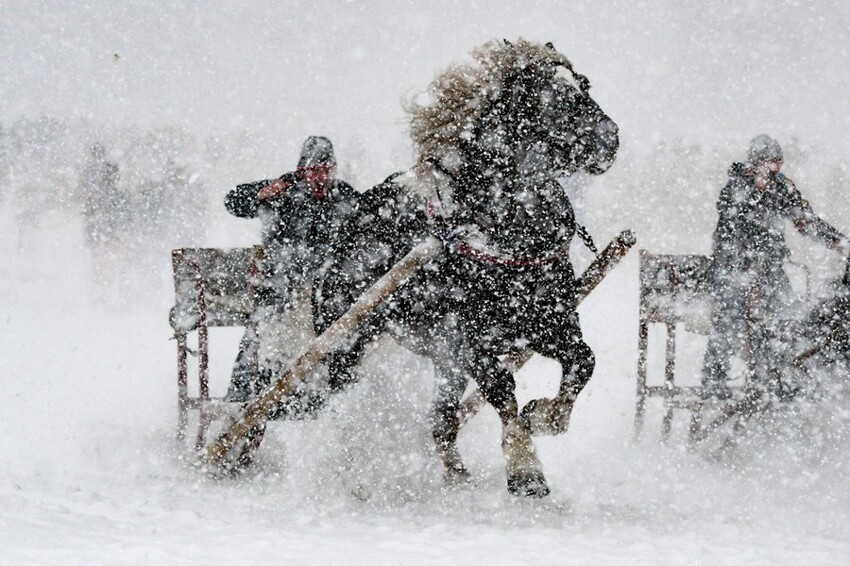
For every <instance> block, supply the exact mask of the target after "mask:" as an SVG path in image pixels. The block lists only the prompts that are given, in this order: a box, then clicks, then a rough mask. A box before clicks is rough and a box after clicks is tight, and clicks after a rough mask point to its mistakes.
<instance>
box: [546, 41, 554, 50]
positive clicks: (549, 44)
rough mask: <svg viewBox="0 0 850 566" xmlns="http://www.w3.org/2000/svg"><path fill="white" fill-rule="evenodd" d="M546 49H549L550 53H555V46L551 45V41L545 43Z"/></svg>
mask: <svg viewBox="0 0 850 566" xmlns="http://www.w3.org/2000/svg"><path fill="white" fill-rule="evenodd" d="M546 47H548V48H549V49H551V50H552V51H555V44H554V43H552V42H551V41H547V42H546Z"/></svg>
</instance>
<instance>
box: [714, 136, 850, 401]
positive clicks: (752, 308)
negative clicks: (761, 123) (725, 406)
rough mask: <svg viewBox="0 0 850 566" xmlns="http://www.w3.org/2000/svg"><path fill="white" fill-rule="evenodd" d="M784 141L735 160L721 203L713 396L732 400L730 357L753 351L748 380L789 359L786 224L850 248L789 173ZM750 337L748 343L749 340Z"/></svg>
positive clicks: (758, 145) (758, 144) (757, 145)
mask: <svg viewBox="0 0 850 566" xmlns="http://www.w3.org/2000/svg"><path fill="white" fill-rule="evenodd" d="M782 163H783V156H782V148H781V147H780V145H779V143H777V142H776V140H774V139H773V138H771V137H770V136H767V135H764V134H762V135H759V136H756V137H755V138H753V140H752V141H751V142H750V147H749V149H748V151H747V160H746V162H744V163H734V164H733V165H732V166H731V167H730V169H729V180H728V182H727V183H726V186H724V187H723V190H722V191H721V192H720V198H719V200H718V202H717V212H718V215H719V218H718V221H717V228H716V229H715V231H714V238H713V252H712V253H713V258H712V269H711V284H712V288H713V297H712V298H713V302H714V310H713V312H712V319H711V333H710V335H709V339H708V347H707V349H706V353H705V358H704V364H703V375H702V386H703V396H704V397H706V398H711V397H716V398H721V399H722V398H728V397H729V396H730V390H729V388H728V385H727V379H728V374H729V368H730V359H731V357H732V355H733V354H735V353H737V352H738V351H740V348H741V346H744V348H745V349H746V351H747V354H748V358H749V359H748V371H749V376H748V383H749V384H750V385H753V386H758V385H764V384H766V383H767V382H768V379H769V377H770V376H771V375H774V374H775V372H776V371H778V370H779V369H780V368H781V367H782V365H783V364H784V363H786V362H787V361H788V358H789V352H786V351H785V349H786V348H785V346H784V344H783V343H784V342H785V340H783V338H784V337H783V335H782V332H781V330H780V322H781V320H782V319H783V318H790V317H788V316H786V313H784V312H783V311H786V310H787V306H788V305H789V304H790V302H791V301H790V298H791V284H790V281H789V279H788V276H787V275H786V273H785V271H784V270H783V262H784V261H785V259H786V258H787V257H788V256H789V254H790V251H789V249H788V247H787V245H786V243H785V236H784V234H783V231H784V225H785V223H786V222H787V221H790V222H791V223H792V224H793V226H794V227H795V228H796V229H797V230H798V231H799V232H800V233H802V234H804V235H806V236H810V237H812V238H814V239H816V240H819V241H821V242H822V243H824V244H826V245H827V246H828V247H830V248H833V249H835V250H837V251H838V252H839V253H842V254H846V253H847V250H848V247H850V246H848V241H847V238H845V237H844V236H843V235H842V234H841V233H839V232H838V231H837V230H836V229H835V228H833V227H832V226H830V225H829V224H828V223H826V222H825V221H824V220H822V219H821V218H819V217H818V216H817V215H815V213H814V212H813V211H812V209H811V207H810V206H809V204H808V202H807V201H806V200H804V199H803V198H802V196H801V195H800V192H799V191H798V190H797V188H796V187H795V185H794V183H793V182H792V181H791V179H789V178H788V177H786V176H784V175H783V174H782V173H781V172H780V170H781V168H782ZM742 343H743V344H742Z"/></svg>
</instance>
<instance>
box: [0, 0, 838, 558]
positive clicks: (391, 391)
mask: <svg viewBox="0 0 850 566" xmlns="http://www.w3.org/2000/svg"><path fill="white" fill-rule="evenodd" d="M213 4H216V5H213ZM322 6H324V8H322ZM710 6H711V7H710V8H709V4H708V3H702V2H700V3H693V5H691V4H688V3H682V2H678V1H674V0H665V1H661V2H654V3H652V5H651V6H650V5H647V4H646V3H642V2H631V1H625V0H622V1H620V0H609V1H596V0H593V1H591V0H587V1H580V2H570V3H562V2H545V1H528V2H516V3H514V2H501V3H497V4H494V5H493V6H492V7H491V6H490V5H489V4H487V8H486V11H485V8H484V4H480V5H475V4H474V3H470V5H469V6H466V5H464V4H463V3H456V2H449V1H439V0H432V1H431V2H422V3H420V2H415V1H408V2H400V3H399V2H390V1H386V2H385V1H380V2H374V3H354V2H327V3H325V2H321V3H316V2H308V1H303V2H302V1H293V2H287V3H285V4H282V5H280V6H275V7H269V6H267V5H265V3H261V2H244V3H239V6H238V7H236V5H235V4H233V3H228V2H220V3H214V2H209V3H178V4H175V5H174V6H170V7H164V6H158V7H157V8H156V9H151V8H150V6H147V5H146V3H144V2H126V3H113V2H107V1H106V0H100V1H95V2H88V3H86V4H85V5H79V6H77V5H75V4H74V3H68V4H67V5H63V6H61V7H59V6H57V5H53V4H50V3H36V2H33V3H17V4H15V5H14V6H13V5H12V3H10V2H7V3H3V2H2V1H0V14H2V16H0V37H2V38H3V40H2V41H0V76H2V77H3V80H2V81H0V99H2V100H3V104H0V126H2V127H3V129H2V130H0V133H2V131H5V132H9V131H11V129H13V128H14V127H15V125H16V124H17V122H16V120H18V119H20V118H26V119H33V118H35V117H37V116H48V117H52V118H57V119H61V120H67V121H68V122H69V123H70V126H69V128H70V130H69V131H66V132H64V133H62V134H60V135H58V136H57V137H56V139H59V140H61V143H58V144H55V145H49V144H48V145H49V148H48V150H45V146H41V145H39V144H34V145H33V147H29V148H28V147H23V148H21V147H11V148H10V147H3V146H2V145H0V157H3V156H4V155H12V156H13V157H12V160H11V162H3V161H0V397H2V403H0V435H2V438H0V564H38V563H43V564H69V563H70V564H115V563H130V564H151V563H164V564H192V563H222V564H225V563H230V564H301V563H304V564H374V563H377V564H431V563H440V564H481V563H484V564H488V563H492V564H765V565H768V564H769V565H773V564H836V565H838V564H848V563H850V490H848V485H850V440H848V436H850V435H848V434H847V433H846V431H844V430H843V429H842V430H838V431H832V432H835V433H836V434H833V435H832V436H829V435H827V436H828V438H824V437H823V435H822V434H821V433H822V432H823V431H824V428H823V426H822V427H821V428H818V427H814V428H812V429H811V430H812V432H813V434H814V435H815V436H813V437H812V438H806V437H802V438H801V437H799V436H794V435H790V434H789V435H788V436H787V437H782V438H776V437H774V438H756V439H753V440H752V441H751V442H749V443H745V444H744V445H742V446H741V447H740V449H739V450H738V451H737V452H736V453H734V454H732V455H730V456H727V457H723V458H719V459H718V458H711V457H709V455H708V454H706V453H705V451H701V450H696V451H689V450H688V449H687V448H686V444H685V442H684V433H685V428H686V423H685V422H684V420H677V421H676V423H674V425H675V426H674V435H673V439H672V440H671V442H670V443H669V444H667V445H662V444H661V443H660V442H659V439H658V436H659V424H660V412H659V407H658V406H657V405H652V406H651V407H650V412H649V414H648V424H647V430H646V434H645V435H644V438H643V439H642V440H640V441H635V440H634V439H633V420H634V391H635V379H636V364H637V316H638V313H637V300H638V297H637V292H638V285H637V266H638V265H637V253H636V251H633V252H632V253H631V254H630V255H629V256H628V257H627V258H626V260H624V262H623V264H622V265H620V266H619V267H618V268H617V269H616V270H615V271H614V272H612V274H611V275H610V276H609V277H608V278H607V279H606V280H605V282H604V283H603V284H602V285H601V286H600V287H599V288H598V289H597V290H596V291H595V292H594V294H593V295H591V296H590V297H589V298H588V299H587V301H586V302H585V303H584V304H583V305H582V307H581V310H580V312H581V316H582V323H583V326H584V329H585V334H586V339H587V342H588V343H589V344H590V345H591V347H592V348H593V349H594V351H595V352H596V357H597V369H596V373H595V375H594V377H593V379H592V381H591V383H590V385H589V386H588V387H587V389H586V390H585V392H584V393H582V396H581V397H580V399H579V402H578V404H577V406H576V409H575V412H574V415H573V420H572V425H571V429H570V431H569V433H568V434H566V435H563V436H560V437H556V438H539V439H536V445H537V447H538V453H539V456H540V458H541V460H542V462H543V465H544V470H545V472H546V475H547V479H548V481H549V485H550V487H551V489H552V493H551V495H550V496H549V497H548V498H546V499H544V500H535V501H525V500H518V499H516V498H512V497H511V496H509V495H508V494H507V491H506V489H505V478H504V464H503V461H502V456H501V452H500V449H499V426H498V422H497V419H496V417H495V415H494V413H493V412H492V410H490V409H484V410H483V411H482V413H481V414H480V415H479V416H477V417H476V418H475V419H474V420H473V421H472V422H471V423H470V424H469V425H468V426H467V428H465V429H464V430H463V431H462V433H461V440H460V442H461V450H462V452H463V454H464V457H465V459H466V462H467V465H468V466H469V468H470V470H471V471H472V473H473V475H474V478H475V481H474V482H473V484H472V485H470V486H467V487H463V488H446V487H444V486H443V485H442V483H441V481H440V478H441V469H440V466H439V464H438V462H437V458H436V455H435V454H434V452H433V448H432V446H431V441H430V433H429V431H428V426H427V423H426V413H427V410H428V405H429V402H430V400H431V396H432V393H433V387H434V384H433V380H432V376H431V372H430V368H429V366H428V364H427V363H426V362H424V361H423V360H421V359H419V358H416V357H414V356H411V355H410V354H407V353H405V352H404V351H402V350H400V349H399V348H397V347H396V346H394V345H393V344H392V343H389V342H386V343H381V344H380V346H379V347H378V348H376V349H375V350H374V351H373V352H372V353H371V354H370V358H369V363H368V365H367V368H366V370H365V371H364V376H363V380H362V382H361V383H360V384H359V385H358V386H357V387H356V388H354V389H353V390H352V391H350V392H347V393H345V394H344V395H341V396H339V397H338V398H336V399H335V400H334V401H333V403H332V404H331V406H330V407H329V409H328V410H326V411H325V412H323V413H322V414H321V416H320V417H319V418H318V419H317V420H314V421H307V422H298V423H291V422H290V423H273V424H272V425H271V426H270V429H269V433H268V434H267V437H266V440H265V442H264V443H263V446H262V448H261V451H260V454H259V457H258V461H257V463H256V466H255V467H254V468H253V469H252V470H251V471H250V472H248V473H247V474H245V475H244V476H242V477H240V478H239V479H237V480H215V479H211V478H209V477H207V476H204V475H203V474H202V473H200V472H199V470H198V469H196V468H195V467H194V466H193V465H192V463H191V458H190V457H189V455H188V452H187V451H186V449H185V448H184V447H181V446H178V445H177V444H176V443H175V441H174V432H175V427H176V412H177V411H176V361H175V351H176V347H175V344H174V342H173V341H172V340H170V336H171V329H170V327H169V325H168V321H167V313H168V308H169V307H170V306H171V304H172V301H173V292H172V290H171V286H170V279H169V277H170V259H169V257H168V254H167V249H168V248H169V247H171V246H176V245H178V244H179V245H197V246H201V245H203V246H241V245H249V244H252V243H254V242H255V241H256V239H257V226H256V224H253V223H250V222H247V221H243V220H236V219H233V218H232V217H228V216H227V215H226V213H225V212H224V211H223V208H222V207H221V199H222V197H223V194H224V192H225V191H226V190H228V189H229V188H230V187H232V186H233V185H234V184H235V183H237V182H243V181H248V180H253V179H257V178H262V177H264V176H269V175H273V174H280V173H282V172H283V171H284V170H286V169H288V168H289V167H291V165H292V164H294V162H295V158H296V156H297V148H298V146H299V145H300V142H301V140H302V139H303V137H304V136H305V135H307V134H313V133H324V134H327V135H329V136H330V137H331V138H332V139H334V141H335V142H337V141H338V143H337V150H338V154H339V158H340V163H341V166H342V167H343V168H344V169H345V168H347V169H345V171H346V174H347V175H348V176H349V178H353V179H354V180H355V181H357V187H358V188H359V189H365V188H366V187H367V186H368V185H370V184H374V183H376V182H378V181H380V180H381V179H382V178H383V176H385V175H387V174H388V173H390V172H392V171H393V170H395V169H401V168H405V167H407V166H408V165H409V162H408V161H409V155H408V152H407V149H406V146H405V141H404V136H405V123H404V115H403V112H402V110H401V105H400V104H399V99H400V98H401V97H402V96H404V95H409V94H412V93H414V92H417V91H421V90H422V89H423V88H424V87H425V85H426V84H427V83H428V81H430V80H431V78H432V77H433V75H434V73H435V72H436V71H437V70H438V69H440V68H442V67H444V66H445V65H447V64H448V63H449V62H451V61H453V60H459V59H463V58H465V57H466V54H467V53H468V51H469V49H470V48H472V47H473V46H475V45H478V44H480V43H482V42H483V41H486V40H488V39H491V38H493V37H507V38H509V39H510V38H515V37H517V36H525V37H528V38H531V39H536V40H540V41H549V40H551V41H553V42H554V43H555V45H556V46H557V47H558V48H559V49H562V50H563V51H564V52H565V53H567V54H568V55H569V56H571V57H572V58H573V60H574V63H575V65H576V68H577V70H579V71H580V72H583V73H586V74H587V75H588V76H589V77H590V80H591V81H592V83H593V84H594V91H593V93H594V96H595V97H596V99H597V100H598V101H600V104H602V106H603V107H604V108H605V109H606V110H607V111H608V113H609V114H610V115H611V116H612V117H613V118H614V119H615V120H616V121H617V122H618V123H619V124H620V127H621V132H622V142H623V151H622V157H621V160H620V162H619V163H617V164H615V166H614V168H612V170H611V171H610V172H608V173H607V174H606V175H605V176H604V177H603V178H601V179H599V180H597V181H595V182H594V184H593V185H592V186H590V187H588V189H587V191H586V192H585V199H584V200H585V203H584V211H583V214H585V218H586V222H587V224H588V227H589V228H590V230H591V232H592V233H593V234H594V236H595V237H596V239H597V241H598V242H597V243H599V242H600V241H602V242H604V241H605V240H607V239H608V238H610V237H613V235H615V234H616V233H617V232H618V231H619V230H620V229H623V228H633V229H634V230H635V231H636V232H637V235H638V239H639V244H638V245H639V247H644V248H647V249H650V250H652V251H657V252H669V253H706V252H707V251H708V245H709V241H710V240H709V237H710V231H711V228H712V224H713V222H714V218H715V216H714V208H713V200H714V199H715V198H716V195H717V192H718V191H719V189H720V186H721V184H722V182H723V179H724V174H725V169H726V167H727V166H728V164H729V163H730V162H731V161H732V160H733V159H736V158H740V157H741V155H742V153H743V151H744V148H745V147H746V142H747V140H748V139H749V138H750V137H752V136H753V135H755V134H756V133H759V132H761V131H767V132H769V133H772V134H773V135H775V136H776V137H777V138H779V139H780V141H782V142H783V144H784V145H785V147H786V155H787V156H788V159H787V160H786V161H787V165H786V170H787V171H788V173H789V175H791V176H792V177H793V178H795V179H796V180H797V181H798V182H799V185H800V188H801V190H802V191H803V194H804V195H805V196H807V197H808V198H810V200H811V202H812V205H813V207H814V208H815V210H816V211H819V212H823V213H824V216H825V218H826V219H827V220H829V221H830V222H832V223H834V224H835V225H836V226H837V227H838V228H839V229H841V230H843V231H844V232H845V233H847V232H848V231H850V207H848V205H847V202H848V201H847V199H846V194H847V193H846V191H847V188H846V187H847V183H846V181H847V180H848V179H847V177H848V175H847V173H846V156H847V151H848V144H847V139H848V138H847V136H846V131H847V127H848V121H847V119H846V116H848V115H850V108H848V105H850V102H848V101H850V76H848V75H847V74H846V73H845V72H843V70H844V69H846V68H847V66H848V65H849V64H850V53H848V51H847V49H846V46H847V45H848V39H850V37H848V31H847V30H848V29H850V10H848V8H847V7H846V6H845V4H844V2H842V1H841V0H835V1H831V0H824V1H820V2H815V1H811V2H791V1H789V2H771V1H768V0H754V1H751V2H745V3H740V2H737V1H733V0H729V1H728V2H727V1H718V2H712V3H710ZM325 32H327V35H325ZM341 93H342V94H341ZM134 128H138V129H134ZM153 128H160V129H162V128H172V129H173V131H172V133H173V132H175V131H176V132H177V134H175V135H174V136H171V137H169V136H168V135H165V134H163V136H164V137H161V138H157V139H165V140H166V141H168V140H172V141H173V140H174V139H177V140H180V139H186V138H185V134H184V133H183V132H186V131H188V132H191V133H192V134H191V135H193V136H195V137H194V138H192V139H194V140H199V139H202V140H204V141H203V142H197V141H196V142H192V143H195V145H194V146H192V147H189V146H191V143H187V144H186V146H185V147H183V146H178V147H179V150H178V153H181V152H183V151H185V154H186V156H188V161H189V162H190V165H191V167H193V168H194V169H195V170H198V171H201V173H202V177H201V178H202V181H203V182H204V183H205V186H206V191H207V196H208V200H209V204H210V209H209V225H208V228H207V231H206V236H205V237H204V238H203V239H202V241H198V242H194V241H191V242H186V241H181V242H179V243H174V242H163V241H159V240H142V241H135V242H133V245H131V246H130V249H129V250H127V251H125V252H123V253H124V255H123V256H119V260H117V261H115V262H114V264H113V265H114V269H115V270H116V273H115V274H114V275H115V277H107V279H109V280H111V284H108V285H105V288H104V285H100V286H98V285H95V284H94V283H93V281H92V273H93V266H92V259H91V256H90V253H89V250H88V249H86V248H85V247H84V245H83V235H82V234H83V227H82V219H81V215H80V214H79V209H78V204H79V202H78V201H76V200H75V197H73V196H69V193H68V192H67V191H70V190H72V189H71V188H70V187H73V183H74V178H73V176H74V174H75V167H77V166H78V165H79V162H80V158H81V156H82V155H83V152H84V150H85V147H86V146H87V144H88V143H90V142H91V141H92V140H93V137H94V132H97V133H98V135H103V136H105V138H106V140H107V141H108V142H110V144H111V147H110V149H111V152H112V157H114V158H115V159H117V160H118V161H119V163H120V165H121V167H122V183H123V187H124V188H125V189H128V190H131V189H132V188H133V187H134V186H135V184H136V183H138V182H141V181H143V180H144V179H145V178H146V175H148V174H149V173H150V171H148V170H147V167H148V165H150V162H148V161H145V159H146V154H144V151H142V150H141V149H139V148H140V147H143V146H144V144H143V143H140V141H139V140H142V141H144V142H145V143H151V140H150V139H149V138H145V137H144V135H143V133H144V132H147V131H152V130H153ZM163 131H164V130H163ZM169 131H171V130H169ZM140 132H141V133H140ZM169 135H170V134H169ZM181 135H183V136H184V137H183V138H181V137H180V136H181ZM23 139H27V138H26V136H24V138H23ZM180 143H182V142H180ZM153 146H156V144H155V143H154V144H153ZM144 147H147V146H144ZM4 151H5V152H7V153H3V152H4ZM4 167H5V168H4ZM25 186H26V187H32V186H34V187H36V188H35V189H29V188H28V189H26V190H24V189H22V187H25ZM33 203H34V204H35V207H36V209H38V210H42V211H43V212H44V214H42V215H41V217H40V220H39V221H38V224H37V225H36V223H35V221H33V220H32V219H33V218H35V217H33V216H31V213H32V211H29V212H27V213H26V214H22V211H25V210H28V209H27V206H26V205H32V204H33ZM28 219H29V220H28ZM22 222H23V223H24V230H21V225H22V224H21V223H22ZM792 244H793V246H794V249H795V254H796V256H797V259H800V260H802V261H804V262H805V263H807V264H808V265H809V266H810V267H811V268H812V269H813V274H814V275H815V279H816V280H817V279H821V280H822V279H828V278H830V277H834V276H835V275H836V274H838V273H839V272H840V268H841V263H840V260H837V259H836V258H834V257H831V256H829V255H828V254H827V252H825V251H824V250H820V249H816V248H817V245H816V244H812V243H805V242H802V241H801V240H799V239H798V240H794V241H792ZM142 249H147V250H148V251H140V250H142ZM576 256H577V258H578V261H579V262H580V263H581V262H582V261H583V262H584V263H586V260H587V257H586V252H580V251H578V250H577V251H576ZM101 283H104V282H103V281H101ZM238 339H239V332H238V330H234V329H221V330H217V331H214V333H213V340H212V352H211V355H212V359H211V364H212V371H213V388H214V393H218V394H221V393H222V392H223V391H224V389H225V388H226V381H227V374H228V370H229V366H230V364H231V361H232V359H233V357H234V355H235V353H236V347H237V342H238ZM702 347H703V342H702V341H701V339H700V338H699V337H694V336H690V337H686V341H685V343H684V345H683V348H682V350H681V354H680V358H681V359H680V368H682V370H683V371H685V372H687V371H690V372H691V373H692V374H694V372H696V371H698V368H699V363H700V359H701V355H702V349H701V348H702ZM658 353H659V352H658V351H654V356H653V357H652V358H651V362H650V367H651V369H652V370H654V371H655V372H656V375H657V373H658V372H659V371H660V357H659V356H658ZM555 370H556V368H555V367H553V365H552V364H551V362H548V361H546V360H543V359H540V358H533V359H532V361H531V362H530V363H529V365H528V366H527V368H525V369H524V370H523V371H522V372H521V374H520V376H519V378H518V394H519V396H520V401H521V402H525V401H527V400H528V399H531V398H533V397H539V396H540V395H542V394H551V392H553V391H554V389H555V387H556V385H555V379H556V373H555ZM829 409H834V411H835V414H837V415H839V417H840V418H832V415H825V416H823V420H822V423H821V424H822V425H824V426H826V425H829V424H830V423H839V424H841V423H843V424H844V425H845V426H846V423H847V420H848V418H847V414H846V411H847V409H846V408H844V407H831V408H829ZM842 410H843V411H844V413H843V416H842V414H841V413H840V411H842ZM816 420H817V419H816ZM824 423H825V424H824ZM827 430H828V429H827Z"/></svg>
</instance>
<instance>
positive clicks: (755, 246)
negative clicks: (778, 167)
mask: <svg viewBox="0 0 850 566" xmlns="http://www.w3.org/2000/svg"><path fill="white" fill-rule="evenodd" d="M717 212H718V215H719V218H718V222H717V228H716V230H715V231H714V242H713V254H714V273H715V276H721V277H722V276H723V275H734V273H740V272H745V271H750V270H753V269H759V270H770V269H778V268H780V267H781V265H782V262H783V260H784V259H785V258H786V257H787V256H788V255H789V250H788V247H787V245H786V244H785V236H784V233H783V232H784V229H785V221H786V220H790V221H791V222H793V224H794V226H795V228H796V229H797V230H798V231H799V232H801V233H803V234H806V235H809V236H812V237H815V238H817V239H819V240H821V241H823V242H824V243H827V244H837V243H839V242H840V241H841V239H842V236H841V234H840V233H838V231H836V230H835V229H834V228H832V227H831V226H830V225H829V224H827V223H826V222H824V221H823V220H821V219H820V218H818V217H817V216H816V215H815V214H814V212H813V211H812V210H811V208H810V207H809V205H808V203H807V202H806V201H805V200H804V199H803V198H802V197H801V195H800V192H799V191H798V190H797V188H796V187H795V186H794V183H793V182H792V181H791V180H790V179H789V178H787V177H785V176H784V175H782V174H778V175H777V176H776V179H775V180H774V182H773V183H771V184H770V185H769V186H768V187H767V188H766V189H765V190H764V191H761V190H759V189H757V188H756V187H755V177H754V175H753V172H752V170H751V169H750V168H749V167H748V166H746V165H745V164H743V163H735V164H733V165H732V167H731V168H730V169H729V181H728V182H727V183H726V186H725V187H723V190H722V191H721V192H720V199H719V200H718V202H717Z"/></svg>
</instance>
